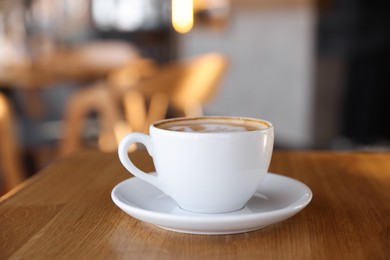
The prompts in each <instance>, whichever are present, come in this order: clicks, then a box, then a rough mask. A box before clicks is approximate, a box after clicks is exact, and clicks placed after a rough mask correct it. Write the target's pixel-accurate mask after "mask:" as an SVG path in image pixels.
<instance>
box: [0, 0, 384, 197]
mask: <svg viewBox="0 0 390 260" xmlns="http://www.w3.org/2000/svg"><path fill="white" fill-rule="evenodd" d="M386 11H388V8H387V10H386V8H385V6H381V4H380V2H379V1H362V0H355V1H353V0H321V1H312V0H276V1H271V0H0V194H5V193H6V192H8V191H10V190H11V189H12V188H14V187H15V186H17V185H18V184H20V183H21V182H22V181H23V180H26V179H28V178H29V177H31V176H33V175H34V174H36V173H37V172H39V171H40V170H42V169H44V168H45V167H47V166H48V165H50V164H51V163H53V162H55V161H57V160H61V159H62V158H64V157H67V156H70V155H72V154H74V153H77V152H80V151H81V150H85V149H96V150H100V151H103V152H115V151H116V150H117V149H118V143H119V142H120V140H121V139H122V138H123V137H124V136H125V135H126V134H127V133H129V132H143V133H148V126H149V124H150V123H151V122H153V121H156V120H161V119H165V118H174V117H183V116H185V117H196V116H202V115H224V116H242V117H253V118H262V119H266V120H269V121H271V122H273V124H274V126H275V149H280V150H308V149H310V150H337V151H345V150H347V151H349V150H364V151H388V150H389V148H390V142H389V141H390V123H389V122H390V120H389V118H388V117H389V115H390V109H389V108H390V105H389V104H390V103H389V101H388V100H389V98H390V87H389V83H390V80H389V77H388V75H389V71H388V70H389V68H390V66H389V61H390V56H389V55H390V41H389V40H390V37H389V36H390V30H388V27H387V25H388V24H390V21H389V19H390V18H389V15H388V12H386Z"/></svg>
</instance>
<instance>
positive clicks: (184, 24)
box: [172, 0, 194, 33]
mask: <svg viewBox="0 0 390 260" xmlns="http://www.w3.org/2000/svg"><path fill="white" fill-rule="evenodd" d="M193 6H194V3H193V0H172V25H173V28H174V29H175V31H177V32H179V33H187V32H189V31H190V30H191V29H192V26H193V25H194V9H193Z"/></svg>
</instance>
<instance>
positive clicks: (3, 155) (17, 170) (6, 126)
mask: <svg viewBox="0 0 390 260" xmlns="http://www.w3.org/2000/svg"><path fill="white" fill-rule="evenodd" d="M0 166H2V167H1V168H2V169H0V172H2V173H3V178H2V179H3V181H4V184H5V191H9V190H11V189H12V188H14V187H15V186H17V185H18V184H19V183H21V182H22V181H23V180H24V179H25V173H24V170H23V167H22V159H21V153H20V147H19V142H18V138H17V135H16V130H15V122H14V118H13V113H12V111H11V107H10V104H9V102H8V100H7V98H6V97H5V96H4V95H2V94H1V93H0Z"/></svg>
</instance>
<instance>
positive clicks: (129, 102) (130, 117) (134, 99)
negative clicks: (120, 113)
mask: <svg viewBox="0 0 390 260" xmlns="http://www.w3.org/2000/svg"><path fill="white" fill-rule="evenodd" d="M123 106H124V108H125V117H126V120H127V122H129V124H130V127H131V129H132V130H133V131H134V132H143V130H144V128H145V123H146V109H145V98H144V96H143V95H142V94H141V93H140V92H138V91H135V90H130V91H128V92H127V93H126V95H125V97H124V103H123Z"/></svg>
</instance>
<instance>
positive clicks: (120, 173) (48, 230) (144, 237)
mask: <svg viewBox="0 0 390 260" xmlns="http://www.w3.org/2000/svg"><path fill="white" fill-rule="evenodd" d="M132 156H133V160H135V162H138V165H140V166H141V168H143V169H144V170H152V164H151V161H150V159H149V158H148V157H147V156H146V155H145V153H143V152H137V153H133V154H132ZM270 170H271V171H273V172H277V173H281V174H284V175H287V176H291V177H293V178H296V179H298V180H300V181H302V182H304V183H306V184H307V185H308V186H309V187H310V188H311V189H312V191H313V194H314V197H313V200H312V202H311V203H310V204H309V206H308V207H307V208H305V209H304V210H303V211H302V212H300V213H298V214H297V215H296V216H294V217H292V218H290V219H288V220H286V221H284V222H280V223H278V224H274V225H271V226H268V227H266V228H264V229H260V230H257V231H253V232H249V233H243V234H236V235H222V236H204V235H188V234H180V233H175V232H171V231H166V230H163V229H160V228H158V227H155V226H152V225H150V224H146V223H143V222H140V221H138V220H135V219H133V218H131V217H130V216H128V215H126V214H125V213H123V212H122V211H121V210H120V209H119V208H117V207H116V206H115V205H114V203H113V202H112V201H111V198H110V192H111V190H112V188H113V187H114V186H115V185H116V184H117V183H118V182H120V181H121V180H124V179H126V178H129V177H130V175H129V174H128V173H127V172H126V171H125V169H124V168H123V167H122V166H121V165H120V163H119V160H118V159H117V156H116V154H104V153H100V152H94V151H88V152H83V153H79V154H76V155H73V156H71V157H68V158H65V159H62V160H60V161H58V162H56V163H54V164H52V165H51V166H49V167H48V168H46V169H45V170H43V171H42V172H40V173H39V174H37V175H35V176H34V177H33V178H32V179H30V180H28V181H27V182H26V183H24V184H22V186H20V187H19V188H18V189H17V190H16V191H14V192H13V193H12V194H8V195H6V196H5V197H3V198H2V199H1V201H0V259H5V258H9V257H11V258H17V259H18V258H24V259H30V258H43V259H56V258H66V259H80V258H87V259H100V258H105V259H115V258H126V259H186V258H189V259H192V258H196V259H205V258H211V259H260V258H265V259H269V258H272V259H334V258H336V259H390V153H334V152H283V151H280V152H275V153H274V156H273V159H272V165H271V169H270Z"/></svg>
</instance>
